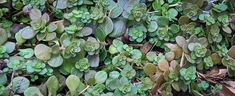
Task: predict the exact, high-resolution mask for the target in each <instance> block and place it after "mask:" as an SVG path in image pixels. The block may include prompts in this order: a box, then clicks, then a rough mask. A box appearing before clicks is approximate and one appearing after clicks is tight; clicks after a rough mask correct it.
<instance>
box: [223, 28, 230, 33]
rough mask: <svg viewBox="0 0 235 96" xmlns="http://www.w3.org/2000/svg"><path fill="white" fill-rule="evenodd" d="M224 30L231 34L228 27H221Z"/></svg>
mask: <svg viewBox="0 0 235 96" xmlns="http://www.w3.org/2000/svg"><path fill="white" fill-rule="evenodd" d="M222 29H223V31H224V32H226V33H228V34H231V33H232V30H231V28H230V27H223V28H222Z"/></svg>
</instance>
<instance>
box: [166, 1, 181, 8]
mask: <svg viewBox="0 0 235 96" xmlns="http://www.w3.org/2000/svg"><path fill="white" fill-rule="evenodd" d="M181 4H182V3H181V2H179V3H175V4H171V5H169V7H176V6H180V5H181Z"/></svg>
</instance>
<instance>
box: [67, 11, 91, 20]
mask: <svg viewBox="0 0 235 96" xmlns="http://www.w3.org/2000/svg"><path fill="white" fill-rule="evenodd" d="M64 17H65V18H66V19H68V20H69V21H70V22H72V23H75V22H79V23H90V22H91V14H90V13H89V11H88V9H87V8H86V7H82V8H80V9H79V10H75V9H74V10H73V11H72V12H71V13H68V14H65V15H64Z"/></svg>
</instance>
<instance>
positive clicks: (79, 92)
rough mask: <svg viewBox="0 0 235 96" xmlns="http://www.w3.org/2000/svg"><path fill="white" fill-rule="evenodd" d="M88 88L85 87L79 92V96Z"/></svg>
mask: <svg viewBox="0 0 235 96" xmlns="http://www.w3.org/2000/svg"><path fill="white" fill-rule="evenodd" d="M89 87H90V86H89V85H88V86H86V88H84V89H83V90H82V91H81V92H79V95H81V94H82V93H83V92H85V91H86V90H87V89H88V88H89Z"/></svg>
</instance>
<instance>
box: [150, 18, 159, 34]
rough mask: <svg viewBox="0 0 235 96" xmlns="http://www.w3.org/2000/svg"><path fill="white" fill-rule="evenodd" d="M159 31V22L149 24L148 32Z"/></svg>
mask: <svg viewBox="0 0 235 96" xmlns="http://www.w3.org/2000/svg"><path fill="white" fill-rule="evenodd" d="M157 29H158V25H157V22H156V21H151V22H150V23H149V24H148V31H149V32H154V31H156V30H157Z"/></svg>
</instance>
